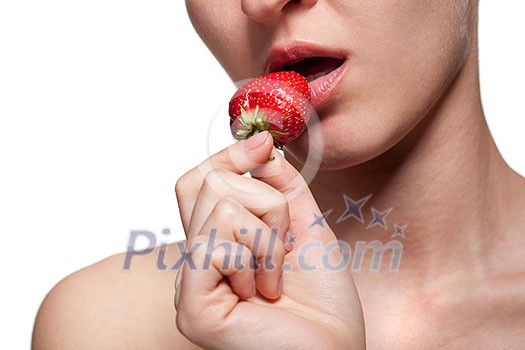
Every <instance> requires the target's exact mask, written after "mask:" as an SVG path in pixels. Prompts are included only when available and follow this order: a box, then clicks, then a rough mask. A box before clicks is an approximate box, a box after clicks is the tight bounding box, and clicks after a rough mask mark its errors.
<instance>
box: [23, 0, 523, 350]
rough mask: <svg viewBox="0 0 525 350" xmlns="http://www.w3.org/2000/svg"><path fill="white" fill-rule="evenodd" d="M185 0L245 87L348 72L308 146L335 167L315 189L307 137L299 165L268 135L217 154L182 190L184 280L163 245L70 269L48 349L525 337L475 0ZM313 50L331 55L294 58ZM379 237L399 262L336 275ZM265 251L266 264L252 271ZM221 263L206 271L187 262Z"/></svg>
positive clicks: (301, 142) (519, 207) (328, 99)
mask: <svg viewBox="0 0 525 350" xmlns="http://www.w3.org/2000/svg"><path fill="white" fill-rule="evenodd" d="M187 7H188V12H189V14H190V17H191V19H192V22H193V24H194V26H195V28H196V30H197V32H198V33H199V35H200V36H201V37H202V39H203V40H204V42H205V43H206V44H207V45H208V47H209V48H210V50H211V51H212V52H213V54H214V55H215V56H216V57H217V59H218V60H219V61H220V63H221V64H222V65H223V67H224V68H225V70H226V71H227V72H228V74H229V75H230V76H231V78H232V79H233V80H236V81H237V80H241V79H246V78H250V77H254V76H258V75H261V74H263V73H264V72H265V69H266V70H268V69H269V70H274V69H287V68H290V69H292V68H297V69H298V70H303V72H301V71H300V73H304V72H305V71H308V72H310V73H311V72H312V71H315V70H316V69H317V70H324V68H326V66H322V65H321V66H316V65H318V64H319V62H325V63H326V62H330V64H332V65H333V67H330V69H334V70H333V71H332V72H331V73H329V74H332V75H331V76H330V77H329V78H327V77H328V74H324V75H323V74H321V76H320V77H318V78H317V79H321V80H319V81H318V82H315V81H312V82H311V86H312V89H314V90H315V93H316V94H318V96H317V97H316V101H315V102H314V105H315V107H316V111H317V114H318V116H319V120H318V121H317V122H316V123H315V124H316V126H320V128H318V130H320V132H318V133H317V134H316V135H314V136H313V137H310V138H311V140H310V141H312V142H313V143H315V142H317V141H319V140H323V144H324V147H323V148H322V152H323V153H322V162H321V164H320V170H319V172H318V173H317V174H316V176H315V178H313V180H312V181H311V183H308V184H307V182H306V181H305V180H304V179H303V178H302V177H301V176H300V175H299V173H298V171H297V170H296V169H301V167H302V166H303V163H304V161H305V160H306V159H307V156H308V150H309V135H308V134H303V135H302V136H301V137H300V138H298V139H297V140H295V141H293V142H292V143H290V144H289V145H287V146H286V148H285V152H284V154H285V155H284V157H283V156H281V155H280V154H279V153H278V152H276V151H275V150H274V149H273V147H272V138H271V137H270V135H268V133H266V132H265V133H261V134H259V135H257V136H255V137H252V138H251V139H249V140H247V141H241V142H238V143H236V144H234V145H232V146H230V147H229V148H227V149H226V150H224V151H222V152H220V153H218V154H216V155H213V156H211V157H210V159H208V160H206V161H205V162H204V163H202V164H200V165H199V166H196V167H195V168H194V169H193V170H191V171H189V172H188V173H187V174H186V175H184V176H183V177H182V178H181V179H179V180H178V182H177V186H176V193H177V199H178V202H179V208H180V214H181V219H182V222H183V225H184V228H185V231H186V235H187V251H192V252H194V253H193V254H192V255H191V259H185V260H184V261H185V264H184V266H183V267H182V268H181V269H180V273H178V275H177V272H178V271H175V270H170V271H169V272H168V271H159V269H157V257H158V256H159V254H149V255H144V256H141V257H136V259H135V260H133V265H132V266H131V271H126V272H123V271H122V266H123V265H122V264H123V259H124V256H123V255H119V256H114V257H111V258H109V259H107V260H105V261H102V262H100V263H98V264H96V265H93V266H91V267H88V268H86V269H84V270H82V271H80V272H77V273H75V274H73V275H72V276H69V277H68V278H66V279H65V280H64V281H62V282H61V283H59V284H58V285H57V286H56V287H55V288H54V289H53V290H52V291H51V292H50V294H49V295H48V297H47V298H46V300H45V301H44V303H43V305H42V307H41V310H40V312H39V315H38V318H37V321H36V325H35V333H34V339H33V340H34V347H35V348H36V349H47V348H75V349H79V348H198V347H204V348H224V349H232V348H238V349H252V348H264V349H266V348H314V347H316V348H318V347H322V348H334V349H336V348H341V349H345V348H365V347H368V348H370V349H415V348H438V347H444V348H461V349H463V348H466V347H469V348H471V347H473V348H491V349H492V348H494V349H496V348H497V349H500V348H509V349H510V348H519V346H521V345H522V344H524V343H525V332H524V329H525V293H524V291H525V270H524V268H523V266H525V264H524V263H525V255H524V254H523V253H522V250H523V247H522V246H523V243H522V241H523V238H522V234H523V232H524V230H525V215H523V213H525V184H524V181H523V178H522V177H520V176H519V175H518V174H516V173H515V172H513V171H512V170H511V169H510V168H509V167H508V166H507V165H506V164H505V163H504V161H503V160H502V158H501V156H500V154H499V153H498V151H497V148H496V146H495V145H494V142H493V140H492V138H491V135H490V133H489V131H488V128H487V125H486V123H485V119H484V116H483V110H482V105H481V100H480V92H479V75H478V61H477V59H478V55H477V12H478V0H445V1H433V0H406V1H385V0H356V1H329V0H326V1H321V0H318V1H316V0H298V1H287V0H228V1H213V2H212V1H208V0H187ZM311 56H315V57H318V59H314V60H311V59H310V60H305V63H304V64H302V65H297V62H296V61H297V60H299V59H305V58H311ZM305 67H306V68H305ZM323 79H324V80H323ZM319 82H322V83H323V84H319ZM325 82H326V84H324V83H325ZM321 85H323V86H324V87H323V88H321V87H320V86H321ZM316 87H317V90H316ZM270 157H275V159H274V160H273V161H268V159H269V158H270ZM245 172H250V173H251V174H252V176H253V178H251V179H250V178H247V177H243V176H241V175H242V174H243V173H245ZM254 194H256V195H254ZM257 229H259V230H257ZM272 229H276V230H277V231H274V232H277V233H278V237H279V239H278V240H276V241H275V242H273V244H272V242H271V241H272V238H274V237H275V236H274V233H272ZM286 232H290V235H286V236H285V233H286ZM256 240H259V241H260V242H262V243H263V244H255V241H256ZM338 241H339V246H340V247H341V250H339V249H336V248H335V247H337V246H338V243H337V242H338ZM373 241H378V242H379V243H380V244H382V245H383V247H384V246H387V245H388V244H389V243H391V242H397V243H396V244H398V245H397V247H399V245H401V246H402V256H401V258H400V265H399V266H396V267H394V268H393V266H392V265H390V261H389V259H388V257H390V255H387V256H385V258H384V259H383V260H382V262H378V261H375V260H374V259H375V258H374V255H373V254H364V255H363V256H361V258H362V261H361V264H360V268H355V267H356V266H355V265H354V264H353V262H355V256H354V260H352V264H346V265H341V266H342V267H341V268H337V269H333V268H330V267H334V266H336V265H338V262H340V261H344V260H345V258H347V257H348V255H349V254H348V253H349V252H350V250H349V249H348V248H350V249H352V252H354V253H356V252H357V251H358V247H359V246H360V244H361V243H363V242H365V243H371V242H373ZM312 242H314V244H312ZM241 243H242V244H241ZM334 243H335V245H334ZM199 244H200V246H201V247H202V246H207V245H208V244H209V245H216V246H218V245H220V244H222V246H221V247H222V248H223V249H216V250H213V252H212V254H211V255H209V256H206V254H204V253H203V252H204V251H203V250H202V249H201V250H198V249H195V250H194V251H193V250H192V249H193V248H195V247H197V246H199ZM270 246H271V247H272V249H266V247H270ZM376 246H377V244H376ZM226 247H229V248H226ZM305 247H307V248H308V251H307V250H306V248H305ZM327 247H329V248H327ZM361 247H362V246H361ZM179 248H180V246H179V247H177V246H175V245H173V246H170V247H168V249H167V251H166V257H165V259H164V261H165V264H166V265H168V266H172V265H173V264H175V263H176V262H179V261H180V254H181V253H180V249H179ZM227 249H232V251H233V249H235V251H236V252H239V254H237V255H236V256H237V257H238V258H239V262H242V263H244V265H243V266H244V267H245V268H244V269H239V268H236V267H237V265H235V264H233V263H232V261H228V260H226V261H228V262H229V264H226V265H223V264H222V262H223V261H225V255H227V254H226V252H227ZM392 251H395V249H392ZM158 252H159V251H158ZM388 254H390V253H388ZM252 255H253V256H255V257H256V258H258V260H257V262H259V263H260V264H259V265H263V261H265V262H266V261H269V262H270V264H269V265H264V266H263V267H262V268H261V269H258V270H256V271H254V270H253V269H250V268H248V266H249V265H248V264H249V263H250V257H251V256H252ZM392 255H394V254H392ZM185 257H186V258H188V255H185ZM265 257H269V259H267V260H265V259H263V258H265ZM207 258H208V259H209V260H210V261H208V262H209V263H210V266H209V268H207V269H201V268H192V264H194V265H195V266H201V265H202V264H203V263H205V260H206V259H207ZM327 262H328V263H327ZM374 262H375V263H376V265H373V264H374ZM170 264H171V265H170ZM370 264H372V267H369V266H371V265H370ZM175 265H177V264H175ZM234 265H235V266H234ZM271 265H273V268H271V267H272V266H271ZM312 266H315V267H316V268H315V269H310V267H312ZM358 267H359V266H358ZM282 270H284V271H282ZM176 275H177V277H176ZM174 284H175V285H176V293H174V288H173V285H174ZM173 304H175V308H176V311H175V310H174V308H173Z"/></svg>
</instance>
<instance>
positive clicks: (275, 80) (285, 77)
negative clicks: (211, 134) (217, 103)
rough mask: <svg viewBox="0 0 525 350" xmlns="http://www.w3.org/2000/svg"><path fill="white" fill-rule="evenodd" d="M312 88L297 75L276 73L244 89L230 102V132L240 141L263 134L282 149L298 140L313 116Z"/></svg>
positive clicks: (263, 77) (260, 78) (246, 85)
mask: <svg viewBox="0 0 525 350" xmlns="http://www.w3.org/2000/svg"><path fill="white" fill-rule="evenodd" d="M310 98H311V93H310V85H308V81H307V80H306V78H304V77H303V76H301V75H300V74H298V73H296V72H292V71H289V72H275V73H270V74H266V75H263V76H260V77H259V78H256V79H253V80H251V81H249V82H248V83H246V84H244V85H243V86H241V88H240V89H239V90H237V92H236V93H235V95H233V97H232V99H231V100H230V108H229V114H230V129H231V132H232V134H233V136H234V137H235V139H237V140H244V139H247V138H249V137H250V136H253V135H255V134H257V133H259V132H261V131H264V130H268V131H269V132H270V134H272V136H273V139H274V144H275V146H276V147H278V148H282V147H283V146H284V145H285V144H287V143H288V142H290V141H292V140H294V139H295V138H297V137H298V136H299V135H301V133H302V132H303V131H304V129H305V128H306V123H307V122H308V118H309V117H310V113H311V109H310V108H311V107H310Z"/></svg>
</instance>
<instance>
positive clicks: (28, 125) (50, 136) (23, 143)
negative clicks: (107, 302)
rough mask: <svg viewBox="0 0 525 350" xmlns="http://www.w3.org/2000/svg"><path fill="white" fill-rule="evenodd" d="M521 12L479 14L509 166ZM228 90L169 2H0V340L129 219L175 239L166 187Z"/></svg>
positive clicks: (491, 4) (187, 163) (14, 337)
mask: <svg viewBox="0 0 525 350" xmlns="http://www.w3.org/2000/svg"><path fill="white" fill-rule="evenodd" d="M523 13H525V3H523V2H522V1H516V0H512V1H510V0H506V1H505V0H499V1H482V4H481V14H480V18H481V27H480V48H481V54H480V55H481V75H482V87H483V91H482V93H483V99H484V106H485V111H486V114H487V118H488V122H489V125H490V128H491V130H492V132H493V134H494V137H495V139H496V142H497V144H498V146H499V147H500V150H501V152H502V153H503V156H504V157H505V159H506V160H507V161H508V162H509V163H510V164H511V166H512V167H514V168H515V169H516V170H518V171H519V172H520V173H522V174H524V173H525V155H524V152H523V150H524V149H525V137H524V136H523V132H524V125H525V123H524V120H525V112H524V110H523V100H524V99H525V89H524V87H523V83H524V81H525V65H524V63H523V62H525V47H524V44H523V42H524V41H523V38H524V34H525V23H524V21H523ZM233 91H234V88H233V86H232V84H231V83H230V81H229V79H228V77H227V76H226V75H225V73H224V72H223V71H222V70H221V68H220V67H219V65H218V64H217V63H216V62H215V61H214V59H213V57H212V56H211V55H210V54H209V53H208V52H207V50H206V48H205V47H204V45H203V44H202V43H201V42H200V40H199V39H198V37H197V36H196V34H195V33H194V32H193V29H192V27H191V24H190V23H189V20H188V19H187V18H186V12H185V7H184V2H183V1H182V0H175V1H173V0H172V1H161V0H157V1H132V0H120V1H118V0H103V1H102V0H92V1H71V0H67V1H66V0H63V1H58V0H48V1H36V0H32V1H29V0H27V1H23V0H17V1H14V0H11V1H2V2H1V3H0V234H1V236H0V237H1V238H0V242H1V244H2V245H1V248H0V268H1V280H2V283H1V285H2V287H1V289H0V291H1V292H0V293H1V294H0V295H1V298H0V329H1V330H2V331H1V332H2V336H1V337H0V348H3V349H7V348H9V349H13V348H20V349H22V348H28V347H29V344H30V336H31V331H32V323H33V320H34V317H35V314H36V311H37V308H38V306H39V304H40V302H41V301H42V299H43V298H44V296H45V294H46V292H47V291H48V290H49V289H50V288H51V287H52V286H53V285H54V284H55V283H56V282H57V281H59V280H60V279H61V278H62V277H64V276H65V275H67V274H69V273H71V272H73V271H75V270H77V269H79V268H81V267H83V266H86V265H88V264H90V263H93V262H95V261H98V260H100V259H102V258H104V257H106V256H108V255H111V254H114V253H117V252H120V251H123V250H124V249H125V248H126V244H127V238H128V235H129V231H130V230H131V229H146V230H150V231H151V232H153V233H155V234H157V235H158V236H160V231H161V230H162V229H163V228H165V227H168V228H170V229H171V230H172V232H173V234H172V236H170V237H169V239H170V240H171V241H174V240H177V239H181V238H182V237H183V232H182V229H181V225H180V223H179V218H178V212H177V206H176V200H175V196H174V193H173V186H174V184H175V181H176V180H177V178H178V177H180V176H181V175H182V174H183V173H184V172H185V171H186V170H188V169H190V168H191V167H193V166H194V165H196V164H197V163H198V162H200V161H201V160H203V159H205V158H206V156H207V155H208V152H209V151H208V130H209V125H210V122H211V121H212V119H213V118H215V116H217V115H218V114H219V117H220V118H223V119H224V120H222V119H219V121H218V123H217V125H219V126H222V125H224V132H223V133H222V134H221V133H220V132H219V138H222V140H219V141H217V143H221V142H222V143H224V142H228V141H227V140H229V134H228V133H227V122H226V118H227V115H226V114H224V113H225V112H224V110H222V112H221V109H223V108H224V106H225V103H227V102H228V100H229V97H230V96H231V94H232V93H233ZM218 112H220V113H218ZM219 128H220V127H219ZM224 140H226V141H224Z"/></svg>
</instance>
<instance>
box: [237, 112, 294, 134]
mask: <svg viewBox="0 0 525 350" xmlns="http://www.w3.org/2000/svg"><path fill="white" fill-rule="evenodd" d="M266 119H267V116H266V112H262V113H260V114H259V106H256V107H255V109H254V110H253V113H252V114H251V115H250V113H248V112H247V111H246V110H245V109H244V108H241V116H240V117H239V122H240V123H239V125H238V129H237V130H236V132H235V139H236V140H238V141H240V140H246V139H247V138H250V137H252V136H253V135H257V134H258V133H260V132H263V131H265V130H268V132H269V133H270V134H271V135H272V136H273V137H274V138H275V137H279V136H282V135H284V134H285V133H283V132H280V131H277V130H270V127H271V126H272V125H273V123H271V122H269V121H267V120H266Z"/></svg>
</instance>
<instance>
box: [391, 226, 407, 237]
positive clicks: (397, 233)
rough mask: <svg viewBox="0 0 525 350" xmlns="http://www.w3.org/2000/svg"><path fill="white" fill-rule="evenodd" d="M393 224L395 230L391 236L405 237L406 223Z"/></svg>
mask: <svg viewBox="0 0 525 350" xmlns="http://www.w3.org/2000/svg"><path fill="white" fill-rule="evenodd" d="M394 226H395V227H396V230H395V232H394V234H393V235H392V237H391V238H393V237H397V236H400V237H403V238H406V237H405V229H406V228H407V226H408V225H403V226H398V225H397V224H394Z"/></svg>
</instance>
